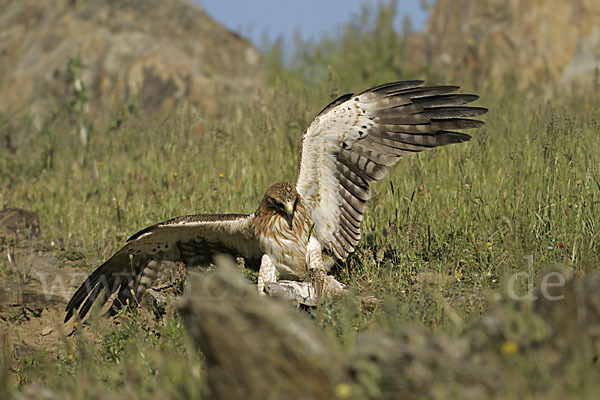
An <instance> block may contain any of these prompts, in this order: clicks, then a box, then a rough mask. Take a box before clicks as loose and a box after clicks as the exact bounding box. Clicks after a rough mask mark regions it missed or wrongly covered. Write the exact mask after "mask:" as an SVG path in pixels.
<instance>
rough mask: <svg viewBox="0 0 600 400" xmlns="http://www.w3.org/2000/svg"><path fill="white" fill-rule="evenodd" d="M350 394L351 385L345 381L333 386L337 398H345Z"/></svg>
mask: <svg viewBox="0 0 600 400" xmlns="http://www.w3.org/2000/svg"><path fill="white" fill-rule="evenodd" d="M351 395H352V387H351V386H350V385H348V384H347V383H340V384H338V385H337V386H336V387H335V396H336V397H337V398H338V399H347V398H349V397H350V396H351Z"/></svg>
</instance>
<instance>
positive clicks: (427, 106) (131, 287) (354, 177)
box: [65, 81, 487, 321]
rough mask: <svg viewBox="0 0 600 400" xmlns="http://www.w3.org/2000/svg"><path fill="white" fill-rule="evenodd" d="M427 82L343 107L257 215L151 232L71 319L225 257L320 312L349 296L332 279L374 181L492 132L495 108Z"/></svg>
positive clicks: (176, 221)
mask: <svg viewBox="0 0 600 400" xmlns="http://www.w3.org/2000/svg"><path fill="white" fill-rule="evenodd" d="M422 84H423V82H422V81H404V82H392V83H386V84H383V85H380V86H376V87H373V88H371V89H368V90H366V91H364V92H362V93H359V94H357V95H354V94H346V95H343V96H341V97H339V98H338V99H336V100H334V101H333V102H332V103H331V104H329V105H328V106H327V107H325V108H324V109H323V111H321V112H320V113H319V114H318V115H317V116H316V117H315V119H314V120H313V121H312V123H311V124H310V126H309V127H308V128H307V129H306V131H305V132H304V135H303V136H302V143H301V147H300V155H299V163H298V164H299V167H298V175H297V179H296V185H295V186H294V185H291V184H289V183H286V182H282V183H276V184H275V185H273V186H271V187H270V188H269V189H267V191H266V193H265V195H264V197H263V199H262V201H261V202H260V205H259V206H258V209H257V210H256V211H255V212H253V213H252V214H248V215H245V214H216V215H215V214H213V215H188V216H183V217H177V218H173V219H170V220H168V221H165V222H161V223H158V224H156V225H153V226H150V227H148V228H145V229H143V230H141V231H140V232H138V233H136V234H135V235H133V236H132V237H130V238H129V239H128V240H127V243H126V244H125V246H123V248H121V249H120V250H119V251H118V252H117V253H116V254H115V255H113V256H112V257H111V258H110V259H108V260H107V261H106V262H105V263H104V264H102V265H101V266H100V267H98V268H97V269H96V270H95V271H94V272H92V273H91V274H90V275H89V276H88V277H87V279H86V280H85V281H84V282H83V284H82V285H81V287H80V288H79V289H78V290H77V292H76V293H75V294H74V295H73V297H72V298H71V301H70V302H69V304H68V305H67V308H66V312H67V315H66V318H65V321H67V320H69V319H70V318H71V317H72V316H73V315H74V314H75V313H77V314H78V315H79V316H80V317H81V318H83V317H84V316H85V315H86V314H87V313H88V311H89V310H90V308H91V306H92V304H93V303H94V302H95V301H96V300H98V298H100V300H99V301H100V302H102V304H104V303H106V302H107V301H108V300H109V299H110V298H111V297H112V296H113V295H114V294H116V298H115V299H114V301H113V305H119V304H137V302H138V301H139V299H140V297H141V296H142V295H143V293H144V291H145V290H146V289H147V288H150V287H151V286H152V284H153V283H154V281H155V278H156V276H157V275H158V274H159V273H160V272H161V270H162V269H164V266H165V265H167V264H168V263H171V264H172V263H173V262H183V263H185V264H186V265H187V266H188V267H189V266H191V265H199V266H206V265H209V264H210V263H211V262H214V258H215V257H219V256H220V255H222V254H226V255H230V256H232V257H235V258H238V257H243V258H244V259H245V260H246V265H249V264H253V263H254V264H255V265H260V269H259V277H258V285H257V286H258V291H259V293H260V294H265V292H266V293H268V294H276V295H283V296H287V297H289V298H292V299H295V300H298V301H300V302H302V303H304V304H309V305H313V304H316V302H317V300H318V298H319V296H321V295H322V294H325V293H326V294H336V293H339V292H343V291H344V290H345V287H344V286H343V285H342V284H341V283H339V282H337V281H336V280H335V279H334V278H333V277H332V276H330V275H327V272H328V271H329V269H330V268H331V266H332V265H333V264H334V263H335V260H336V259H345V258H346V257H347V256H348V255H349V254H350V253H352V252H353V251H354V249H355V248H356V245H357V244H358V242H359V241H360V237H361V235H360V223H361V220H362V218H363V213H364V212H365V210H366V208H367V200H369V197H370V196H371V189H370V187H369V184H370V183H371V182H375V181H379V180H381V179H382V178H383V177H384V176H385V174H386V172H387V169H388V167H390V166H392V165H394V164H395V163H396V161H398V160H399V159H400V157H402V156H407V155H410V154H414V153H417V152H420V151H422V150H426V149H430V148H433V147H437V146H443V145H446V144H451V143H462V142H466V141H468V140H469V139H471V137H470V136H469V135H466V134H464V133H460V132H455V130H459V129H470V128H477V127H479V126H481V125H483V122H481V121H478V120H474V119H469V118H470V117H475V116H478V115H482V114H484V113H485V112H487V110H486V109H485V108H481V107H469V106H465V104H467V103H470V102H472V101H474V100H476V99H477V98H478V96H476V95H472V94H455V93H453V92H455V91H456V90H457V89H458V87H457V86H431V87H422V86H421V85H422ZM278 277H279V278H281V279H280V280H278Z"/></svg>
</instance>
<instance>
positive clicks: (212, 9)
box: [194, 0, 427, 47]
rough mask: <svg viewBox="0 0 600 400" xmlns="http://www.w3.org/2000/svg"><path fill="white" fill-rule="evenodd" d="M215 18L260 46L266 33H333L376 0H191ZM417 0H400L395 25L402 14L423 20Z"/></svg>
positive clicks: (418, 23) (309, 36)
mask: <svg viewBox="0 0 600 400" xmlns="http://www.w3.org/2000/svg"><path fill="white" fill-rule="evenodd" d="M194 1H195V2H196V3H197V4H199V5H200V6H202V7H203V8H204V10H205V11H206V12H207V13H208V14H209V15H210V16H211V17H213V18H214V19H215V20H217V21H218V22H220V23H221V24H223V25H225V26H226V27H227V28H229V29H230V30H233V31H235V32H238V33H240V34H241V35H242V36H244V37H246V38H248V39H250V40H251V41H252V43H254V45H255V46H257V47H260V46H261V44H262V43H263V39H264V37H265V36H266V37H267V38H269V40H270V41H273V40H274V39H275V38H277V37H279V36H282V37H283V38H284V40H285V42H286V43H289V42H288V41H291V39H292V38H293V36H294V34H295V32H300V34H301V35H302V38H303V39H304V40H311V41H314V40H317V39H319V37H320V36H322V35H323V34H329V35H335V33H336V28H339V27H340V26H341V25H342V24H344V23H345V22H349V21H351V20H352V18H353V16H355V15H357V14H358V13H359V11H360V8H361V5H362V4H371V5H376V4H377V3H378V0H194ZM420 3H421V2H420V0H399V1H398V14H399V15H398V17H397V21H396V24H397V27H398V30H400V26H401V23H402V19H403V16H404V15H409V16H410V17H411V19H412V23H413V25H412V26H413V29H415V30H419V29H422V27H423V26H424V24H425V20H426V18H427V13H426V12H425V11H424V10H423V9H422V8H421V5H420Z"/></svg>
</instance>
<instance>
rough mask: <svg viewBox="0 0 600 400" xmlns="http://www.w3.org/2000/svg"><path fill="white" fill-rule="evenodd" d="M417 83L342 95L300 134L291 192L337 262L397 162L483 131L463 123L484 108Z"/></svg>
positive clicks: (351, 244) (352, 242) (467, 97)
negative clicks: (373, 187) (375, 187)
mask: <svg viewBox="0 0 600 400" xmlns="http://www.w3.org/2000/svg"><path fill="white" fill-rule="evenodd" d="M422 83H423V82H421V81H406V82H392V83H388V84H384V85H380V86H377V87H374V88H371V89H369V90H366V91H365V92H363V93H360V94H358V95H356V96H352V95H344V96H342V97H340V98H339V99H337V100H335V101H334V102H332V103H331V104H330V105H329V106H327V107H326V108H325V109H324V110H323V111H322V112H321V113H320V114H319V115H318V116H317V117H316V118H315V119H314V121H313V122H312V123H311V124H310V126H309V127H308V129H307V130H306V132H305V133H304V137H303V139H302V145H301V153H300V154H301V156H300V163H299V171H298V177H297V181H296V190H297V191H298V193H299V194H300V195H301V196H302V198H303V200H304V202H305V205H306V208H307V209H308V211H309V213H311V216H312V221H313V223H314V227H315V233H316V235H317V237H318V239H319V241H320V242H321V244H322V245H323V247H324V248H326V249H329V250H331V251H332V252H333V253H334V254H335V255H336V256H337V257H338V258H344V257H345V256H347V255H348V254H349V253H351V252H353V251H354V247H355V246H356V244H357V243H358V241H359V240H360V223H361V221H362V215H363V213H364V211H365V209H366V205H365V203H366V201H367V200H368V199H369V198H370V195H371V192H370V187H369V183H370V182H374V181H378V180H380V179H382V178H383V177H384V176H385V174H386V172H387V167H389V166H391V165H393V164H395V163H396V162H397V161H398V160H399V159H400V157H402V156H404V155H409V154H414V153H416V152H419V151H422V150H425V149H428V148H432V147H436V146H442V145H446V144H450V143H460V142H465V141H467V140H469V139H470V138H471V137H470V136H469V135H466V134H463V133H459V132H453V131H452V130H453V129H469V128H475V127H478V126H481V125H482V124H483V122H481V121H477V120H472V119H468V118H469V117H473V116H477V115H481V114H483V113H485V112H486V111H487V110H486V109H484V108H480V107H465V106H464V104H466V103H469V102H471V101H473V100H475V99H477V98H478V97H477V96H475V95H469V94H448V93H451V92H454V91H456V90H457V89H458V87H456V86H432V87H420V85H422Z"/></svg>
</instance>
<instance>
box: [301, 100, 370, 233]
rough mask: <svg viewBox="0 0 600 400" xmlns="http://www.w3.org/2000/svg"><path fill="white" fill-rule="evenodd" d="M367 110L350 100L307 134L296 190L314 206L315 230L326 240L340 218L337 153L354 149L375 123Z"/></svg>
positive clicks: (321, 118)
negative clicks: (366, 114)
mask: <svg viewBox="0 0 600 400" xmlns="http://www.w3.org/2000/svg"><path fill="white" fill-rule="evenodd" d="M363 111H364V110H363V109H361V107H360V105H359V104H358V103H357V102H353V101H351V100H348V101H346V102H344V103H342V104H341V105H339V106H337V107H335V108H333V109H332V110H331V111H329V112H327V113H325V114H324V115H321V116H318V117H317V118H315V120H314V121H313V122H312V123H311V124H310V126H309V128H308V130H307V131H306V133H305V135H304V141H303V147H302V159H301V165H302V168H301V169H300V173H299V175H298V181H297V184H296V190H297V191H298V193H300V195H301V196H302V198H303V200H304V202H305V204H306V205H307V206H306V207H307V208H308V209H309V210H312V219H313V222H314V224H315V231H316V232H317V234H318V236H319V240H321V241H322V242H323V243H329V242H332V241H334V240H335V239H334V237H333V233H334V232H335V229H336V228H337V225H338V224H339V219H340V212H341V211H340V207H341V199H340V198H339V195H338V192H339V184H340V183H339V179H338V177H337V169H336V163H337V154H338V152H339V150H340V148H341V149H348V150H349V149H351V148H352V146H353V145H354V143H355V142H356V141H357V140H358V139H360V138H362V137H364V136H366V134H367V132H366V129H367V128H368V127H370V126H372V125H373V123H372V121H371V120H370V119H369V118H368V117H366V116H365V114H364V112H363ZM363 126H364V127H365V128H363ZM305 166H313V168H310V167H307V168H305Z"/></svg>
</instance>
